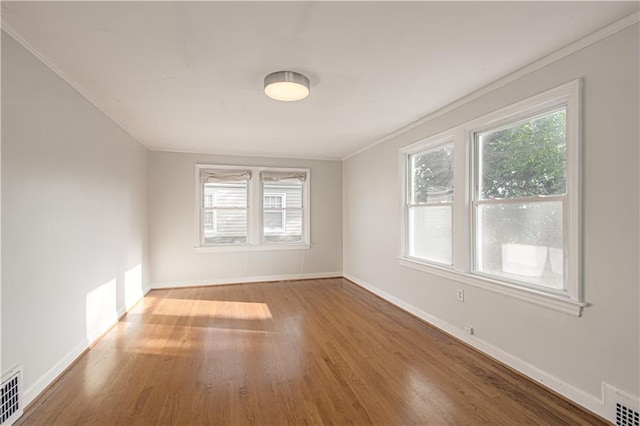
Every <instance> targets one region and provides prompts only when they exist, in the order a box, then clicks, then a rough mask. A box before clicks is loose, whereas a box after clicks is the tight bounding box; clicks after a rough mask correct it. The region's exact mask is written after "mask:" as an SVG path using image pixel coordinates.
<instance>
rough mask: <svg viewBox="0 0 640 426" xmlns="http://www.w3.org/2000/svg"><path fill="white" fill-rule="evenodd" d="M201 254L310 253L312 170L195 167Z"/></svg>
mask: <svg viewBox="0 0 640 426" xmlns="http://www.w3.org/2000/svg"><path fill="white" fill-rule="evenodd" d="M196 182H197V183H196V186H197V187H196V194H197V199H196V202H197V209H196V212H197V215H196V216H197V217H196V222H197V237H196V249H197V251H201V252H207V251H229V250H231V251H238V250H243V251H244V250H278V249H295V248H297V249H300V248H309V190H308V188H309V170H306V169H283V168H266V167H237V166H208V165H197V166H196Z"/></svg>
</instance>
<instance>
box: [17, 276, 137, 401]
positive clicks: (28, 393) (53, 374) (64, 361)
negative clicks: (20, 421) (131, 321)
mask: <svg viewBox="0 0 640 426" xmlns="http://www.w3.org/2000/svg"><path fill="white" fill-rule="evenodd" d="M149 290H150V288H149V287H143V296H142V297H144V295H146V294H147V293H148V292H149ZM140 300H142V298H140ZM138 302H139V301H138ZM136 303H137V302H136ZM133 306H135V303H134V304H133ZM126 312H127V310H126V308H125V307H124V306H122V307H120V308H119V309H118V310H117V311H116V312H114V315H113V316H112V317H111V318H110V320H111V321H110V324H107V325H105V326H104V327H100V330H91V331H89V332H88V333H87V336H88V338H86V339H83V340H82V341H81V342H80V343H78V344H77V345H76V346H74V347H73V349H71V350H70V351H69V352H67V354H66V355H64V356H63V357H62V358H61V359H60V360H59V361H58V362H57V363H56V364H55V365H54V366H53V367H51V368H50V369H49V370H48V371H47V372H46V373H44V374H43V375H42V376H40V377H39V378H38V379H37V380H36V381H35V383H34V384H33V385H31V386H29V388H28V389H26V390H25V391H24V393H23V395H22V406H23V407H27V406H28V405H29V404H31V403H32V402H33V401H34V400H35V399H36V398H37V397H38V396H39V395H40V393H42V392H43V391H44V390H45V389H46V388H47V387H48V386H49V385H50V384H51V383H53V382H54V381H55V380H56V379H57V378H58V377H59V376H60V375H61V374H62V373H63V372H64V371H65V370H66V369H67V368H68V367H69V366H70V365H71V364H73V363H74V362H75V361H76V360H77V359H78V358H79V357H80V355H82V354H83V352H84V351H85V350H86V349H87V348H89V347H90V346H91V345H93V344H94V343H95V342H97V341H98V340H100V338H101V337H102V336H103V335H104V333H105V332H106V331H107V330H109V329H110V328H111V327H112V326H113V325H114V324H115V323H117V322H118V320H119V319H120V318H122V316H123V315H124V314H125V313H126Z"/></svg>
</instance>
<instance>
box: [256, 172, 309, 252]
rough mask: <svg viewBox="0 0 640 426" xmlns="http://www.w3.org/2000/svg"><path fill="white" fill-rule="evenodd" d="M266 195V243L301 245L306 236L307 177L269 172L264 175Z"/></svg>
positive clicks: (304, 173) (264, 217)
mask: <svg viewBox="0 0 640 426" xmlns="http://www.w3.org/2000/svg"><path fill="white" fill-rule="evenodd" d="M260 180H261V181H262V194H263V197H262V199H263V216H262V221H263V235H262V238H263V242H264V243H265V244H271V243H300V242H302V241H303V240H304V235H305V231H306V229H305V221H304V217H305V203H304V195H305V186H306V185H305V184H306V181H307V173H306V172H300V171H290V172H288V171H275V170H265V171H262V172H261V173H260Z"/></svg>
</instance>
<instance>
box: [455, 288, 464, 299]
mask: <svg viewBox="0 0 640 426" xmlns="http://www.w3.org/2000/svg"><path fill="white" fill-rule="evenodd" d="M456 298H457V299H458V302H464V290H463V289H461V288H459V289H458V291H457V292H456Z"/></svg>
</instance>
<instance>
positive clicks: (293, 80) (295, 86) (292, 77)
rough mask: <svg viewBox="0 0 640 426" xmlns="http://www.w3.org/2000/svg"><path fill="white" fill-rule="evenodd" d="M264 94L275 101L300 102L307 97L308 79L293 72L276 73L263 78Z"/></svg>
mask: <svg viewBox="0 0 640 426" xmlns="http://www.w3.org/2000/svg"><path fill="white" fill-rule="evenodd" d="M264 93H265V94H266V95H267V96H268V97H270V98H271V99H275V100H276V101H284V102H292V101H300V100H302V99H304V98H306V97H307V96H309V79H308V78H307V77H305V76H304V75H302V74H300V73H297V72H294V71H277V72H273V73H271V74H269V75H268V76H266V77H265V78H264Z"/></svg>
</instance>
